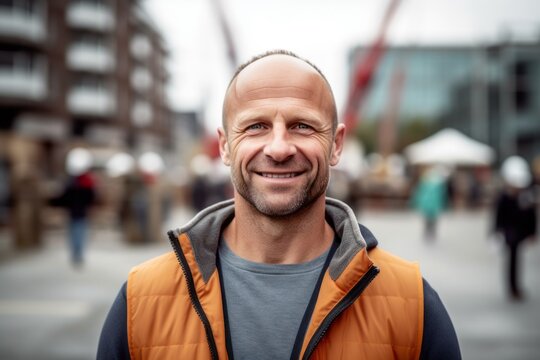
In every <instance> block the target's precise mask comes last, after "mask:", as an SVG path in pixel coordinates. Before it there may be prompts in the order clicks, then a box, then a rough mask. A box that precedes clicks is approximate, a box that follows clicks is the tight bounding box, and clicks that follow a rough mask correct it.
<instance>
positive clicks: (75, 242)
mask: <svg viewBox="0 0 540 360" xmlns="http://www.w3.org/2000/svg"><path fill="white" fill-rule="evenodd" d="M91 164H92V158H91V154H90V152H88V150H86V149H82V148H76V149H73V150H72V151H70V152H69V154H68V157H67V161H66V168H67V172H68V175H69V177H68V179H67V181H66V183H65V186H64V189H63V192H62V194H61V195H60V196H59V197H58V198H56V199H54V200H53V205H58V206H62V207H64V208H65V209H66V210H67V213H68V214H67V215H68V239H69V249H70V257H71V263H72V265H73V266H74V267H75V268H80V267H81V266H82V265H83V262H84V248H85V245H86V237H87V233H88V212H89V209H90V207H91V206H92V205H93V204H94V202H95V198H96V183H95V178H94V176H93V174H92V172H91Z"/></svg>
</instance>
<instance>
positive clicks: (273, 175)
mask: <svg viewBox="0 0 540 360" xmlns="http://www.w3.org/2000/svg"><path fill="white" fill-rule="evenodd" d="M258 174H259V175H260V176H262V177H265V178H269V179H290V178H293V177H297V176H298V175H300V173H294V172H293V173H284V174H276V173H258Z"/></svg>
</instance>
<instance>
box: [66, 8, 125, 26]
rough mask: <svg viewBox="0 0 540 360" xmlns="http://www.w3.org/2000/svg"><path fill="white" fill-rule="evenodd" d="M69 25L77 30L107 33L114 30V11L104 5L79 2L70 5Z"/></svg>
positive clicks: (68, 10)
mask: <svg viewBox="0 0 540 360" xmlns="http://www.w3.org/2000/svg"><path fill="white" fill-rule="evenodd" d="M66 17H67V23H68V24H69V25H71V26H73V27H76V28H82V29H88V30H95V31H102V32H107V31H110V30H112V29H113V28H114V26H115V22H114V14H113V11H112V10H111V9H110V8H109V7H107V6H104V5H101V4H97V3H91V2H84V1H78V2H73V3H71V4H70V5H69V7H68V9H67V12H66Z"/></svg>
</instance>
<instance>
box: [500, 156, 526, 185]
mask: <svg viewBox="0 0 540 360" xmlns="http://www.w3.org/2000/svg"><path fill="white" fill-rule="evenodd" d="M501 176H502V178H503V180H504V181H505V182H506V183H507V184H508V185H510V186H512V187H515V188H518V189H522V188H525V187H527V186H528V185H529V184H530V183H531V172H530V170H529V165H528V164H527V161H525V159H523V158H522V157H519V156H510V157H509V158H508V159H506V160H505V161H504V162H503V164H502V166H501Z"/></svg>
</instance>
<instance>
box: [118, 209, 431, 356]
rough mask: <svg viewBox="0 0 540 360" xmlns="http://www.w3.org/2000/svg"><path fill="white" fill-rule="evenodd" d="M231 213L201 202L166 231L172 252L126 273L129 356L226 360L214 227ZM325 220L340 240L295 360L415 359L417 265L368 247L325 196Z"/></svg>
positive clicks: (346, 212)
mask: <svg viewBox="0 0 540 360" xmlns="http://www.w3.org/2000/svg"><path fill="white" fill-rule="evenodd" d="M232 216H234V207H233V204H232V202H230V201H228V202H224V203H220V204H217V205H214V206H213V207H211V208H208V209H206V210H204V211H203V212H201V213H200V214H199V215H197V216H196V217H195V218H194V219H193V220H192V221H191V222H190V223H188V224H187V225H186V226H185V227H184V228H182V229H180V230H177V231H175V232H171V233H169V235H170V237H171V243H172V245H173V248H174V251H173V252H170V253H168V254H165V255H162V256H160V257H158V258H155V259H153V260H150V261H148V262H146V263H143V264H141V265H139V266H137V267H135V268H134V269H133V270H132V271H131V273H130V275H129V278H128V286H127V304H128V314H127V321H128V324H127V325H128V341H129V350H130V354H131V359H133V360H137V359H160V360H166V359H218V358H219V359H227V358H228V354H227V348H226V343H227V341H226V336H227V334H226V333H225V324H224V315H223V306H222V297H221V286H220V281H219V274H218V271H217V268H216V252H217V247H218V242H219V237H220V229H221V228H222V225H223V224H224V223H226V222H227V221H230V219H231V217H232ZM327 218H328V219H329V221H330V222H331V223H332V226H333V227H334V229H335V231H336V233H337V234H338V236H339V237H340V239H341V242H340V244H339V247H338V248H337V250H336V252H335V254H334V256H333V258H332V260H331V262H330V265H329V267H328V270H327V271H326V273H325V275H324V278H323V281H322V284H321V288H320V292H319V296H318V298H317V302H316V305H315V308H314V311H313V314H312V317H311V321H310V323H309V326H308V328H307V331H306V335H305V338H304V342H303V346H302V351H301V353H300V358H302V359H307V358H309V359H338V358H339V359H418V358H419V355H420V349H421V344H422V334H423V309H424V304H423V290H422V277H421V275H420V272H419V269H418V267H417V265H415V264H412V263H409V262H407V261H404V260H402V259H400V258H397V257H395V256H393V255H391V254H389V253H387V252H385V251H383V250H380V249H377V248H375V247H374V248H372V249H369V250H368V249H367V245H366V241H365V240H364V236H363V234H368V233H369V232H368V230H367V229H365V228H362V231H361V230H360V227H358V224H357V223H356V218H355V216H354V213H353V212H352V210H351V209H349V208H348V207H347V206H346V205H345V204H343V203H341V202H339V201H337V200H333V199H327ZM368 235H369V236H372V235H371V234H370V233H369V234H368ZM254 358H256V354H254Z"/></svg>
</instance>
